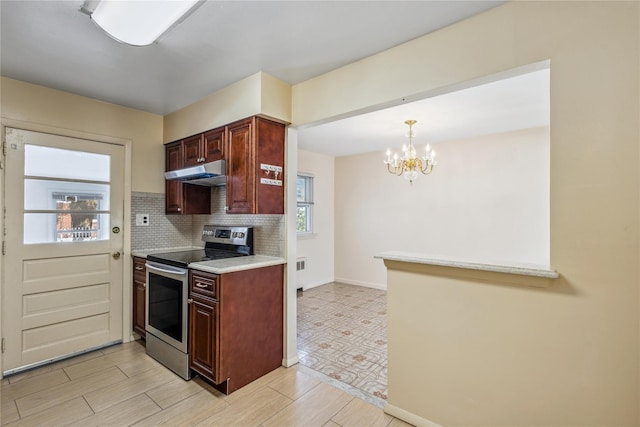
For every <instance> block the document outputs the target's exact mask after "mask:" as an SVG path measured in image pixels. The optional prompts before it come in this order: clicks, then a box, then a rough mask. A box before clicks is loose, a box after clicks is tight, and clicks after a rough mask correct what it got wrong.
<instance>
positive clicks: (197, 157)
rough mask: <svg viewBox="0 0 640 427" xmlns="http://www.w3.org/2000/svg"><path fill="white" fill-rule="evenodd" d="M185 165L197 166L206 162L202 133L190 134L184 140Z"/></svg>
mask: <svg viewBox="0 0 640 427" xmlns="http://www.w3.org/2000/svg"><path fill="white" fill-rule="evenodd" d="M182 150H183V153H184V167H188V166H197V165H199V164H202V163H204V161H205V160H204V156H203V154H202V134H198V135H194V136H190V137H189V138H187V139H185V140H183V141H182Z"/></svg>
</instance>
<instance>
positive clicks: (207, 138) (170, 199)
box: [166, 116, 285, 214]
mask: <svg viewBox="0 0 640 427" xmlns="http://www.w3.org/2000/svg"><path fill="white" fill-rule="evenodd" d="M284 132H285V126H284V125H283V124H282V123H277V122H274V121H271V120H268V119H264V118H262V117H257V116H254V117H250V118H247V119H243V120H239V121H237V122H235V123H232V124H230V125H227V126H223V127H220V128H216V129H212V130H208V131H206V132H203V133H200V134H198V135H194V136H190V137H188V138H185V139H182V140H180V141H176V142H173V143H170V144H167V145H166V156H167V157H166V170H167V171H169V170H175V169H180V168H183V167H190V166H197V165H200V164H203V163H208V162H213V161H215V160H220V159H225V160H226V167H227V172H226V175H227V186H226V192H227V206H226V209H225V211H226V213H229V214H283V213H284ZM273 168H277V169H278V170H277V171H276V170H273ZM195 187H199V188H195ZM210 199H211V190H210V189H209V188H208V187H203V186H196V185H193V184H183V183H180V182H176V181H167V183H166V200H167V202H166V212H167V213H180V214H209V213H211V210H210V208H209V205H210Z"/></svg>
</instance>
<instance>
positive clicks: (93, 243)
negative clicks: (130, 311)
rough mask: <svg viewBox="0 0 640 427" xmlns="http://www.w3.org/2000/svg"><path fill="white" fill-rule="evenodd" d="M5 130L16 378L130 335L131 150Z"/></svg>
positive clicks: (6, 329)
mask: <svg viewBox="0 0 640 427" xmlns="http://www.w3.org/2000/svg"><path fill="white" fill-rule="evenodd" d="M5 129H6V143H7V147H6V148H7V150H6V155H7V158H6V172H5V173H6V175H5V206H6V218H5V225H6V230H5V232H6V237H5V240H6V246H5V256H4V263H5V264H4V266H5V268H4V281H3V289H2V291H3V298H2V328H3V331H2V337H3V338H4V339H5V353H4V359H3V366H2V370H3V372H4V373H5V374H8V373H11V372H15V371H18V370H20V369H22V368H24V367H27V366H30V365H36V364H40V363H43V362H46V361H48V360H51V359H55V358H59V357H62V356H65V355H69V354H73V353H76V352H80V351H83V350H87V349H90V348H94V347H99V346H103V345H106V344H109V343H112V342H116V341H119V340H121V339H122V298H123V294H122V292H123V291H122V281H123V266H122V264H123V261H122V258H121V256H120V253H121V252H122V249H123V231H122V230H123V209H124V147H122V146H119V145H114V144H107V143H100V142H96V141H88V140H84V139H78V138H69V137H63V136H58V135H51V134H46V133H40V132H33V131H27V130H21V129H13V128H8V127H7V128H5Z"/></svg>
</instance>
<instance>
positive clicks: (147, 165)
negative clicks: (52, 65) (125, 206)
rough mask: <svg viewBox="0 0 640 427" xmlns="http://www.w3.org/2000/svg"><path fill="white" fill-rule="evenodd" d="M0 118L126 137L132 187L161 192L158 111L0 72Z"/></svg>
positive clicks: (162, 187)
mask: <svg viewBox="0 0 640 427" xmlns="http://www.w3.org/2000/svg"><path fill="white" fill-rule="evenodd" d="M1 79H2V80H1V81H0V94H1V100H0V102H1V105H0V107H1V114H2V118H3V119H11V120H19V121H23V122H28V123H33V124H37V125H45V126H50V127H55V128H59V129H69V130H71V131H74V132H85V133H91V134H97V135H104V136H109V137H117V138H122V139H127V140H130V141H131V151H132V154H131V156H132V171H131V181H132V182H131V190H132V191H144V192H155V193H164V178H163V176H162V171H163V170H164V150H163V148H162V145H161V143H162V116H159V115H157V114H152V113H147V112H144V111H140V110H134V109H131V108H126V107H121V106H119V105H115V104H109V103H106V102H101V101H97V100H95V99H90V98H85V97H83V96H78V95H74V94H71V93H68V92H62V91H59V90H55V89H50V88H46V87H43V86H37V85H33V84H29V83H25V82H21V81H18V80H13V79H8V78H6V77H2V78H1Z"/></svg>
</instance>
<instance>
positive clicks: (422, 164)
mask: <svg viewBox="0 0 640 427" xmlns="http://www.w3.org/2000/svg"><path fill="white" fill-rule="evenodd" d="M404 123H405V124H407V125H409V134H408V135H407V136H408V137H409V146H406V145H403V146H402V152H403V153H404V154H403V155H402V157H401V158H398V154H397V153H394V154H393V157H392V156H391V150H387V160H385V161H384V163H385V164H386V165H387V170H388V171H389V173H392V174H394V175H397V176H400V175H403V174H404V177H405V179H407V180H409V182H410V183H412V184H413V181H415V180H416V178H418V176H419V175H418V171H419V172H422V174H423V175H429V174H430V173H431V172H432V171H433V167H434V166H435V165H436V164H437V162H436V161H435V159H434V158H435V156H436V152H435V150H432V149H431V147H430V146H429V144H427V146H426V154H425V155H424V156H422V157H418V156H417V155H416V149H415V148H414V147H413V137H414V136H416V135H415V133H413V125H415V124H416V123H417V122H416V121H415V120H406V121H405V122H404Z"/></svg>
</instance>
